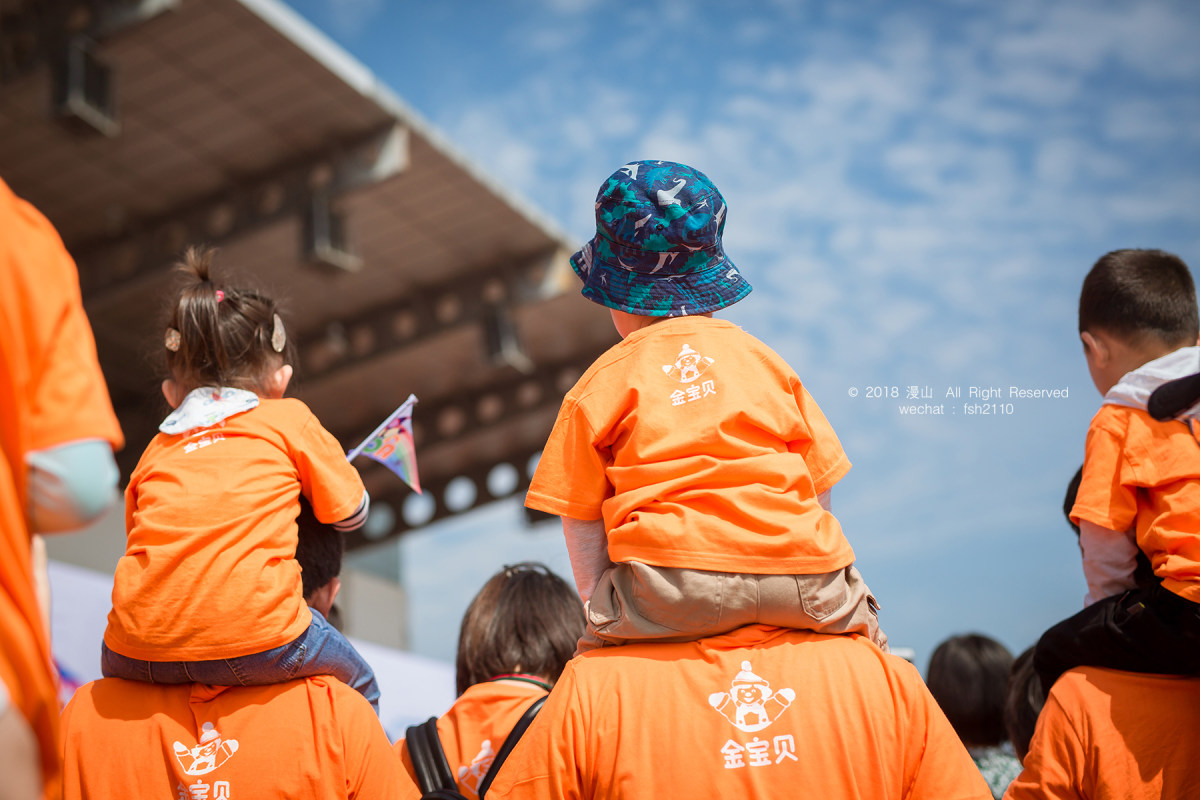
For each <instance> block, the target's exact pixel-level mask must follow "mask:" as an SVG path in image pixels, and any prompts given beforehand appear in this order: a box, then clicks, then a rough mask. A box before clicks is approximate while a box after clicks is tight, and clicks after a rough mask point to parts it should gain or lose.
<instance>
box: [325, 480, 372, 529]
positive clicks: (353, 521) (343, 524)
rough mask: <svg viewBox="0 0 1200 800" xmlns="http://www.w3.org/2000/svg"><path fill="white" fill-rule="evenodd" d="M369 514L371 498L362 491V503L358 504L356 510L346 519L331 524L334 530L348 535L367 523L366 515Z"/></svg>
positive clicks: (364, 490) (365, 491)
mask: <svg viewBox="0 0 1200 800" xmlns="http://www.w3.org/2000/svg"><path fill="white" fill-rule="evenodd" d="M370 513H371V496H370V495H369V494H367V490H366V489H363V495H362V502H361V503H359V504H358V509H357V510H356V511H355V512H354V513H353V514H351V515H350V516H348V517H346V518H345V519H342V520H338V521H337V522H335V523H333V527H334V529H336V530H337V531H339V532H340V533H349V532H350V531H356V530H358V529H359V528H361V527H362V526H363V525H365V524H366V522H367V515H368V514H370Z"/></svg>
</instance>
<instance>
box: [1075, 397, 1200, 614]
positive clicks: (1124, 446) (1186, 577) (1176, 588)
mask: <svg viewBox="0 0 1200 800" xmlns="http://www.w3.org/2000/svg"><path fill="white" fill-rule="evenodd" d="M1071 519H1073V520H1075V521H1077V522H1078V521H1079V520H1087V521H1088V522H1091V523H1094V524H1096V525H1100V526H1101V527H1104V528H1109V529H1111V530H1114V531H1127V530H1130V529H1131V528H1132V529H1134V530H1135V532H1136V534H1137V545H1138V548H1139V549H1140V550H1141V551H1142V552H1143V553H1145V554H1146V557H1147V558H1149V559H1150V565H1151V566H1152V567H1153V568H1154V574H1156V575H1158V576H1159V577H1161V578H1162V579H1163V587H1165V588H1167V589H1169V590H1171V591H1172V592H1175V593H1176V594H1178V595H1180V596H1181V597H1184V598H1186V599H1188V600H1191V601H1192V602H1194V603H1200V442H1198V441H1197V440H1196V439H1195V438H1194V437H1193V436H1192V433H1191V431H1189V430H1188V426H1187V425H1186V424H1185V423H1183V422H1180V421H1178V420H1171V421H1167V422H1158V421H1156V420H1155V419H1154V418H1153V417H1151V416H1150V415H1149V414H1148V413H1146V412H1145V411H1142V410H1140V409H1134V408H1128V407H1126V406H1117V405H1111V404H1106V405H1103V406H1101V407H1100V410H1099V411H1098V412H1096V416H1095V417H1093V418H1092V424H1091V427H1089V428H1088V434H1087V449H1086V455H1085V457H1084V462H1083V480H1082V482H1081V483H1080V484H1079V494H1078V496H1077V497H1076V499H1075V506H1074V507H1073V508H1072V509H1071Z"/></svg>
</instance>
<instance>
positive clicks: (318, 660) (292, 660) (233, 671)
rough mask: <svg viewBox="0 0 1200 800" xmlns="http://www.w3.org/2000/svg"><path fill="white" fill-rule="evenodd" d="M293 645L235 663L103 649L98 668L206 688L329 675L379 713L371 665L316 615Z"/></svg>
mask: <svg viewBox="0 0 1200 800" xmlns="http://www.w3.org/2000/svg"><path fill="white" fill-rule="evenodd" d="M311 610H312V623H311V624H310V625H309V626H308V629H307V630H306V631H304V633H302V634H300V636H299V637H297V638H296V639H295V640H293V641H291V642H288V643H287V644H285V645H281V646H280V647H275V648H272V649H270V650H266V651H264V652H262V653H254V654H252V655H248V656H239V657H238V658H218V659H214V660H212V661H142V660H140V659H136V658H128V657H126V656H123V655H121V654H120V653H115V652H113V651H112V650H110V649H109V648H108V646H107V645H101V656H100V669H101V671H102V672H103V673H104V677H106V678H124V679H126V680H131V681H141V682H142V683H207V684H211V685H213V686H262V685H264V684H271V683H283V682H285V681H290V680H292V679H293V678H308V677H311V676H313V675H332V676H333V677H335V678H337V679H338V680H340V681H342V683H345V684H346V685H348V686H350V687H351V688H352V689H355V690H357V691H358V692H359V693H361V694H362V695H363V696H364V697H366V698H367V700H369V701H371V706H372V707H373V708H374V709H375V713H376V714H378V713H379V685H378V684H377V683H376V682H375V672H374V670H372V669H371V665H370V664H368V663H367V662H366V661H364V660H363V657H362V656H360V655H359V654H358V651H357V650H355V649H354V645H352V644H350V642H349V641H347V639H346V637H345V636H342V634H341V633H339V632H338V630H337V628H335V627H333V626H332V625H330V624H329V622H328V621H327V620H326V619H325V617H324V616H322V614H321V612H320V611H317V610H316V609H315V608H314V609H311Z"/></svg>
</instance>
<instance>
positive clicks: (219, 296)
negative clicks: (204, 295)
mask: <svg viewBox="0 0 1200 800" xmlns="http://www.w3.org/2000/svg"><path fill="white" fill-rule="evenodd" d="M224 299H225V293H224V292H222V291H221V290H220V289H217V302H218V303H219V302H221V301H222V300H224Z"/></svg>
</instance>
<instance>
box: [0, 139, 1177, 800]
mask: <svg viewBox="0 0 1200 800" xmlns="http://www.w3.org/2000/svg"><path fill="white" fill-rule="evenodd" d="M726 216H727V206H726V203H725V199H724V197H723V196H722V195H721V193H720V191H719V190H718V189H717V188H716V186H715V185H714V184H713V183H712V181H711V180H710V179H709V178H708V177H707V176H706V175H704V173H702V172H700V171H699V170H697V169H695V168H693V167H690V166H687V165H684V164H678V163H675V162H669V161H636V162H631V163H629V164H626V165H624V166H622V167H621V168H620V169H618V170H617V171H616V172H614V173H613V174H612V176H610V177H609V178H608V179H607V180H606V181H605V182H604V184H603V185H602V186H601V188H600V191H599V193H598V195H597V197H596V221H597V230H596V235H595V237H594V238H593V239H591V240H590V241H589V242H587V243H586V244H585V245H584V246H583V247H582V248H581V249H580V250H579V252H577V253H576V254H575V255H574V256H573V257H572V258H571V266H572V267H573V268H574V270H575V272H576V273H577V274H578V276H579V277H580V279H581V280H582V282H583V295H584V296H585V297H586V298H588V299H589V300H591V301H593V302H596V303H599V304H600V305H603V306H605V307H607V308H608V309H609V310H610V312H611V316H612V321H613V325H614V327H615V328H616V330H617V332H618V333H619V334H620V336H621V341H620V342H619V343H618V344H617V345H615V346H614V347H612V348H611V349H610V350H609V351H608V352H606V353H605V354H604V355H602V356H601V357H600V358H599V359H598V360H597V361H596V362H595V363H594V364H593V365H592V366H591V367H590V368H589V369H588V370H587V371H586V372H585V374H584V375H583V376H582V377H581V378H580V379H579V381H578V383H577V384H576V385H575V386H574V387H573V388H572V389H571V390H570V391H569V392H567V394H566V396H565V398H564V400H563V402H562V407H561V410H560V413H559V415H558V418H557V420H556V422H555V424H554V427H553V430H552V431H551V433H550V435H549V439H548V441H547V443H546V446H545V449H544V451H543V454H542V457H541V459H540V461H539V464H538V467H537V470H536V472H535V474H534V476H533V478H532V481H531V485H530V488H529V491H528V494H527V497H526V504H527V505H529V506H530V507H532V508H536V509H539V510H542V511H546V512H549V513H552V514H555V515H558V516H560V517H561V518H562V522H563V532H564V536H565V538H566V543H567V549H568V553H569V556H570V562H571V569H572V573H573V578H574V583H575V585H574V586H571V585H569V584H568V583H566V582H565V581H563V580H562V579H561V578H559V577H558V576H556V575H554V574H553V573H551V572H550V571H549V570H547V569H546V568H545V567H544V566H542V565H540V564H531V563H523V564H517V565H512V566H506V567H504V568H503V569H501V570H500V571H499V572H497V573H496V574H495V575H494V576H493V577H492V578H491V579H490V580H489V581H488V582H487V583H486V584H485V585H484V587H483V588H482V589H481V590H480V592H479V594H478V595H477V596H476V597H475V599H474V600H473V601H472V603H471V606H470V608H469V609H468V610H467V613H466V616H465V617H464V619H463V623H462V628H461V633H460V638H459V648H458V658H457V691H458V700H457V701H456V702H455V703H454V705H453V707H452V708H450V709H449V710H447V712H446V713H445V714H444V715H442V716H441V717H439V718H435V719H432V720H430V721H429V722H427V723H425V724H423V725H415V726H413V727H411V728H409V730H408V731H407V733H406V735H405V737H404V738H403V739H401V740H399V741H398V742H396V743H395V744H394V745H393V744H391V743H390V742H389V741H388V738H387V736H386V735H385V733H384V731H383V729H382V727H381V726H380V724H379V722H378V719H377V717H376V714H375V713H374V712H373V707H377V702H378V695H379V690H378V686H377V683H376V681H375V677H374V674H373V672H372V670H371V667H370V665H369V664H367V663H366V662H365V660H364V659H363V658H362V657H361V656H360V655H359V654H358V653H357V652H356V651H355V649H354V647H353V646H352V645H351V644H350V642H349V641H348V640H347V639H346V638H345V637H344V636H343V635H342V634H341V633H340V632H339V630H338V628H337V627H336V626H335V625H334V624H332V623H331V621H330V619H329V616H330V609H331V607H332V604H333V600H334V598H335V597H336V595H337V592H338V588H339V586H340V584H339V580H338V577H337V575H338V571H339V569H340V564H341V555H342V547H343V544H342V537H343V534H344V533H345V532H346V531H350V530H354V529H355V528H357V527H358V526H360V525H362V524H363V522H364V521H365V520H366V517H367V514H368V511H369V498H368V497H367V492H366V490H365V488H364V486H363V483H362V480H361V479H360V478H359V476H358V473H357V471H356V470H355V469H354V468H353V467H352V466H351V465H350V464H349V463H348V462H347V460H346V458H345V456H344V454H343V451H342V449H341V446H340V444H339V443H338V442H337V441H336V440H335V439H334V437H333V436H331V435H330V434H329V433H328V432H327V431H326V430H325V429H324V428H323V427H322V426H321V423H320V421H319V420H317V418H316V417H315V416H314V415H313V414H312V412H311V411H309V409H308V408H307V407H306V406H305V405H304V404H303V403H301V402H300V401H298V400H295V399H292V398H288V397H287V396H286V392H287V388H288V384H289V381H290V378H291V376H292V363H293V359H294V355H295V354H294V346H293V343H292V340H291V338H290V337H289V336H288V331H287V327H286V325H285V323H284V320H283V318H282V316H281V315H280V313H279V311H278V308H277V306H276V303H275V301H274V300H273V299H272V298H269V297H267V296H265V295H264V294H262V293H261V292H257V291H254V290H251V289H246V288H241V287H236V286H233V285H230V284H227V283H226V282H224V281H223V280H222V279H221V278H220V277H219V276H218V275H217V273H216V269H215V267H214V264H213V253H212V252H211V251H206V250H200V249H189V250H188V251H187V253H186V254H185V255H184V257H183V260H182V262H181V264H180V270H179V271H180V283H179V288H178V290H177V292H176V293H175V295H174V296H173V297H172V298H170V300H169V302H168V304H167V310H166V314H165V322H164V326H163V333H162V340H161V343H156V346H160V350H161V354H162V363H163V376H162V377H163V382H162V393H163V397H164V399H165V400H166V402H167V404H168V405H169V406H170V408H171V411H170V413H168V414H167V416H166V417H165V419H164V420H163V421H162V423H161V424H160V426H159V429H158V433H157V434H156V435H155V437H154V439H153V440H152V441H151V442H150V444H149V445H148V446H147V447H146V449H145V451H144V452H143V453H142V456H141V459H140V460H139V462H138V465H137V467H136V468H135V469H134V470H133V472H132V474H131V475H130V476H129V478H128V481H127V484H126V487H125V490H124V496H125V511H126V513H125V523H126V534H127V542H126V550H125V555H124V556H123V557H122V558H121V559H120V561H119V562H118V565H117V568H116V574H115V577H114V589H113V606H112V611H111V613H110V615H109V618H108V628H107V630H106V632H105V636H104V644H103V648H102V654H101V665H102V669H103V674H104V676H105V677H104V678H103V679H101V680H99V681H96V682H93V683H90V684H87V685H86V686H84V687H81V688H80V689H79V690H78V691H77V692H76V693H75V696H74V697H73V698H72V700H71V701H70V703H69V704H68V705H67V707H66V709H65V710H63V711H62V713H61V715H60V713H59V709H58V707H57V701H56V693H55V676H54V672H53V666H52V661H51V658H50V646H49V632H48V630H47V626H46V623H45V618H44V605H45V603H44V599H41V597H40V593H39V578H38V570H37V569H36V567H35V563H34V557H33V552H34V550H35V547H36V545H35V542H36V541H37V537H38V536H40V535H42V534H50V533H53V532H55V531H59V530H69V529H73V528H77V527H79V526H81V525H83V524H86V523H87V522H88V521H89V520H91V519H93V518H94V517H96V516H97V515H98V514H99V513H101V512H102V511H103V510H104V509H105V508H106V507H107V506H108V505H109V504H110V502H111V501H113V500H114V499H115V497H116V495H117V492H116V489H117V484H118V475H117V470H116V467H115V463H114V460H113V451H114V449H115V448H119V447H121V446H122V439H121V432H120V430H119V427H118V426H117V423H116V419H115V416H114V414H113V412H112V408H111V405H110V403H109V399H108V396H107V393H106V390H105V386H104V381H103V376H102V374H101V372H100V368H99V365H98V362H97V359H96V353H95V346H94V343H93V339H92V336H91V332H90V328H89V327H88V323H87V319H86V316H85V314H84V312H83V306H82V301H81V298H80V294H79V284H78V277H77V275H76V274H75V271H74V265H73V262H72V261H71V259H70V256H69V255H68V254H67V251H66V250H65V248H64V247H63V245H62V242H61V241H60V240H59V239H58V237H57V235H56V234H55V232H54V230H53V228H52V227H51V226H50V225H49V223H48V222H47V221H46V220H45V219H44V218H43V217H42V216H41V215H40V214H39V213H38V212H37V211H36V210H35V209H34V208H32V207H31V206H30V205H29V204H28V203H25V202H24V201H22V200H21V199H20V198H18V197H16V196H15V195H13V193H12V192H11V191H10V190H9V189H8V187H7V186H6V185H4V184H3V183H2V182H0V231H3V232H4V236H3V237H2V238H0V312H2V313H0V446H2V451H3V454H4V458H3V459H0V525H2V526H3V527H2V528H0V533H2V535H0V774H3V775H4V776H5V779H4V781H2V782H0V783H2V784H3V785H0V798H10V797H11V798H23V799H24V798H34V797H39V796H44V797H66V798H72V799H73V798H87V797H100V796H103V797H108V796H126V797H152V796H157V797H165V796H170V797H174V798H178V800H186V799H187V798H192V799H193V800H209V798H212V800H218V799H219V798H223V799H224V800H231V798H234V797H238V798H242V797H248V796H252V797H422V796H424V797H434V796H436V797H456V796H461V797H467V798H483V797H485V796H487V797H493V798H499V797H511V798H575V797H578V798H583V797H611V798H623V797H645V796H651V795H654V794H657V795H676V794H679V795H683V794H686V795H691V796H701V797H775V796H786V795H792V794H804V795H813V796H819V797H828V798H914V799H917V800H919V799H920V798H980V800H984V799H986V798H1002V797H1007V798H1011V799H1012V800H1025V798H1039V797H1045V798H1149V797H1172V798H1176V797H1177V798H1186V797H1195V796H1200V768H1197V767H1196V766H1194V764H1196V763H1200V762H1198V761H1197V759H1196V758H1195V756H1196V755H1200V752H1198V751H1200V737H1196V736H1194V735H1189V734H1188V733H1187V730H1188V727H1187V726H1188V724H1189V722H1190V721H1191V720H1192V718H1193V716H1194V715H1193V714H1191V713H1190V712H1191V711H1192V710H1194V708H1195V707H1196V701H1197V700H1200V679H1198V678H1197V677H1196V676H1197V675H1198V674H1200V669H1198V667H1200V566H1198V565H1200V430H1197V429H1196V421H1197V419H1200V380H1197V377H1196V376H1197V373H1200V320H1198V315H1197V303H1196V293H1195V287H1194V284H1193V281H1192V277H1191V274H1190V272H1189V270H1188V268H1187V266H1186V265H1185V264H1184V263H1183V261H1181V260H1180V259H1179V258H1177V257H1176V256H1174V255H1171V254H1169V253H1164V252H1161V251H1157V250H1121V251H1114V252H1112V253H1108V254H1106V255H1104V256H1103V257H1102V258H1100V259H1099V261H1097V262H1096V264H1095V265H1094V266H1093V268H1092V269H1091V271H1090V272H1089V273H1088V275H1087V277H1086V279H1085V281H1084V284H1083V288H1082V291H1081V297H1080V304H1079V331H1080V338H1081V341H1082V343H1083V348H1084V356H1085V359H1086V361H1087V364H1088V368H1089V371H1090V372H1091V375H1092V378H1093V380H1094V382H1095V385H1096V388H1097V390H1098V391H1099V392H1100V394H1101V395H1102V396H1103V398H1104V400H1103V404H1102V406H1101V409H1100V411H1099V412H1098V413H1097V414H1096V416H1095V418H1094V419H1093V421H1092V424H1091V427H1090V428H1089V431H1088V436H1087V440H1086V447H1085V459H1084V464H1083V467H1082V468H1081V470H1080V474H1079V475H1078V476H1077V479H1076V481H1074V482H1073V483H1072V488H1071V492H1070V493H1069V495H1070V498H1069V500H1068V502H1067V504H1066V509H1065V510H1066V512H1067V515H1068V519H1069V520H1070V521H1071V524H1072V526H1073V527H1075V529H1076V530H1077V532H1078V535H1079V541H1080V547H1081V551H1082V563H1083V571H1084V575H1085V578H1086V580H1087V586H1088V595H1087V598H1086V600H1085V608H1084V609H1083V610H1082V611H1081V612H1080V613H1078V614H1076V615H1075V616H1073V617H1071V618H1069V619H1067V620H1065V621H1063V622H1062V623H1059V624H1058V625H1055V626H1054V627H1052V628H1051V629H1050V630H1049V631H1047V632H1046V633H1045V635H1044V636H1043V637H1042V638H1041V639H1040V641H1039V642H1037V644H1036V645H1035V646H1034V647H1032V648H1030V649H1029V650H1028V651H1026V652H1024V653H1022V654H1021V655H1020V656H1019V657H1017V658H1016V659H1014V658H1013V657H1012V655H1011V653H1010V652H1009V651H1008V650H1007V649H1006V648H1005V647H1004V646H1003V645H1002V644H1000V643H999V642H996V641H995V640H993V639H990V638H989V637H986V636H983V635H980V634H968V635H963V636H956V637H952V638H951V639H948V640H947V641H945V642H943V644H942V645H940V646H939V647H938V648H937V650H936V651H935V652H934V653H933V656H932V658H931V660H930V663H929V665H928V669H927V671H926V676H925V678H924V679H922V677H921V675H920V674H919V672H918V671H917V669H916V668H915V667H914V666H913V665H912V664H910V663H909V662H907V661H905V660H904V659H902V658H900V657H898V656H896V655H893V654H891V653H889V651H888V640H887V636H886V635H885V633H884V632H883V631H882V630H881V629H880V626H879V620H878V614H877V609H878V606H877V603H876V601H875V598H874V596H873V594H872V593H871V591H870V589H869V588H868V587H867V584H866V583H865V581H864V579H863V577H862V576H861V575H860V574H859V573H858V571H857V569H856V568H855V566H854V561H855V558H854V551H853V548H852V547H851V544H850V542H849V541H848V540H847V539H846V537H845V536H844V535H843V533H842V529H841V526H840V524H839V522H838V519H837V517H836V516H835V514H834V511H833V502H832V489H833V487H834V485H835V484H836V483H837V482H838V481H839V480H840V479H841V478H842V477H843V476H844V475H845V474H846V472H847V471H848V470H849V468H850V462H849V460H848V458H847V456H846V454H845V453H844V451H843V450H842V447H841V444H840V442H839V440H838V437H837V435H836V433H835V432H834V430H833V428H832V426H831V425H830V424H829V422H828V421H827V419H826V418H825V416H824V414H823V413H822V411H821V409H820V407H819V406H818V405H817V403H816V401H815V400H814V399H813V398H812V396H811V395H810V394H809V393H808V391H807V390H806V389H805V388H804V385H803V384H802V382H801V380H800V378H799V377H798V376H797V375H796V373H795V372H794V371H793V370H792V368H791V367H790V366H788V364H787V363H786V362H784V360H783V359H782V358H780V357H779V356H778V355H777V354H776V353H775V352H774V351H773V350H771V348H769V347H768V346H767V345H766V344H764V343H762V342H760V341H759V340H757V339H755V338H754V337H752V336H750V335H749V334H747V333H746V332H745V331H743V330H742V329H740V328H739V327H737V326H735V325H733V324H731V323H729V322H726V321H723V320H720V319H716V318H714V317H713V314H714V312H717V311H720V310H721V309H724V308H726V307H728V306H730V305H732V304H734V303H736V302H738V301H739V300H741V299H742V298H744V297H745V296H746V295H747V294H748V293H749V292H750V291H751V286H750V283H749V282H748V281H747V279H746V277H745V276H744V275H743V274H742V273H741V271H740V270H739V269H738V268H737V267H736V266H735V265H734V264H733V262H732V261H731V259H730V258H729V256H728V255H727V254H726V252H725V249H724V246H723V232H724V226H725V221H726ZM211 575H220V576H221V580H219V581H213V580H205V579H204V577H205V576H211Z"/></svg>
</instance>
